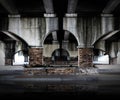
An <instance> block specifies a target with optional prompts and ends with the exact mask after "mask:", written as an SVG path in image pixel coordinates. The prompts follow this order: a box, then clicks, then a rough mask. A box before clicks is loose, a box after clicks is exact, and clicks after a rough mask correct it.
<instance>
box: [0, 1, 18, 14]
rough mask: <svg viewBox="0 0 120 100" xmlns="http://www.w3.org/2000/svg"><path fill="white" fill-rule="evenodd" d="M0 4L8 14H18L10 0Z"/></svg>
mask: <svg viewBox="0 0 120 100" xmlns="http://www.w3.org/2000/svg"><path fill="white" fill-rule="evenodd" d="M0 4H1V5H2V6H3V7H4V8H5V9H6V10H7V11H8V12H9V13H10V14H18V10H17V8H16V7H15V5H14V3H13V1H12V0H0Z"/></svg>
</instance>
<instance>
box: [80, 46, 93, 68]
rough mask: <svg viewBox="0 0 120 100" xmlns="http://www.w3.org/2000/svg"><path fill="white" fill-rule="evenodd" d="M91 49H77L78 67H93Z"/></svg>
mask: <svg viewBox="0 0 120 100" xmlns="http://www.w3.org/2000/svg"><path fill="white" fill-rule="evenodd" d="M92 62H93V49H92V48H79V49H78V66H79V67H92V66H93V63H92Z"/></svg>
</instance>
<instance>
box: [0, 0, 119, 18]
mask: <svg viewBox="0 0 120 100" xmlns="http://www.w3.org/2000/svg"><path fill="white" fill-rule="evenodd" d="M119 12H120V0H0V14H1V15H8V14H21V15H38V16H43V15H44V13H55V14H57V15H58V16H64V15H65V13H77V14H78V15H81V14H101V13H114V14H119Z"/></svg>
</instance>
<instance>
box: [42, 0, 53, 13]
mask: <svg viewBox="0 0 120 100" xmlns="http://www.w3.org/2000/svg"><path fill="white" fill-rule="evenodd" d="M43 3H44V8H45V11H46V13H48V14H50V13H54V9H53V0H43Z"/></svg>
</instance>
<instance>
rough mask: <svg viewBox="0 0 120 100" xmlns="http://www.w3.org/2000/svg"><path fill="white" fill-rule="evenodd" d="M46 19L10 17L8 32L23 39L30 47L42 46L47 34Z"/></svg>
mask: <svg viewBox="0 0 120 100" xmlns="http://www.w3.org/2000/svg"><path fill="white" fill-rule="evenodd" d="M45 27H46V23H45V18H38V17H33V18H31V17H30V18H29V17H20V16H19V15H15V16H13V15H9V25H8V30H9V31H10V32H13V33H15V34H17V35H18V36H20V37H21V38H23V39H24V40H25V41H26V42H27V43H28V44H29V45H30V46H41V45H42V38H43V35H44V34H45V33H46V28H45Z"/></svg>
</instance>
